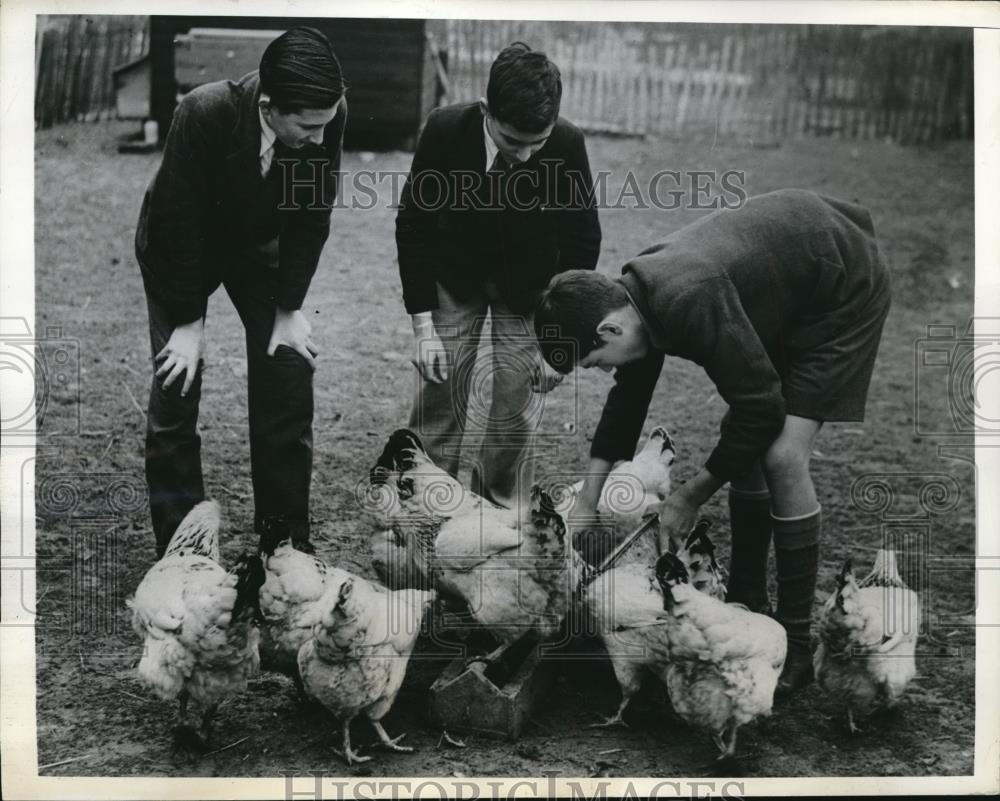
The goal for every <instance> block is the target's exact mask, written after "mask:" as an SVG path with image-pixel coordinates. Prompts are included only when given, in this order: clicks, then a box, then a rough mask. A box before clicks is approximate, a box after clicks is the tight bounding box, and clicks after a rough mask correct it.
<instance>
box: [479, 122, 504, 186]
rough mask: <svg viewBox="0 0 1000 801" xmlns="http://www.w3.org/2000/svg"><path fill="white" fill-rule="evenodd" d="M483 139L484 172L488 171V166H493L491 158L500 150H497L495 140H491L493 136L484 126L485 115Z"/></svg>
mask: <svg viewBox="0 0 1000 801" xmlns="http://www.w3.org/2000/svg"><path fill="white" fill-rule="evenodd" d="M483 141H484V142H486V172H489V171H490V167H492V166H493V160H494V159H495V158H496V157H497V154H498V153H499V152H500V151H499V150H497V146H496V142H494V141H493V137H492V136H490V131H489V129H488V128H487V127H486V116H485V115H484V116H483ZM501 158H502V157H501Z"/></svg>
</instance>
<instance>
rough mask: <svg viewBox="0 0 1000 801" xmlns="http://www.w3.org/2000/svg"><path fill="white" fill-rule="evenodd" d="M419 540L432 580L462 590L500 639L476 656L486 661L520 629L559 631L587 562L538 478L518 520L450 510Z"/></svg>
mask: <svg viewBox="0 0 1000 801" xmlns="http://www.w3.org/2000/svg"><path fill="white" fill-rule="evenodd" d="M422 547H426V548H427V551H426V553H425V555H424V556H423V561H424V562H425V563H426V564H428V565H429V566H430V575H431V577H432V578H433V580H434V584H435V587H436V588H437V589H439V590H440V591H441V592H443V593H447V594H449V595H452V596H455V597H458V598H461V599H462V600H463V601H464V602H465V604H466V605H467V606H468V609H469V612H470V614H471V615H472V617H473V618H474V620H475V622H476V623H477V624H478V625H480V626H482V627H483V628H485V629H487V630H488V631H489V632H490V634H491V635H493V637H494V638H495V639H496V640H497V641H498V642H499V643H500V645H499V647H497V648H496V649H495V650H493V651H492V652H490V653H489V654H487V655H485V656H482V657H476V658H475V661H478V662H482V663H484V664H485V665H490V664H493V663H496V662H497V661H498V660H499V659H500V658H501V657H502V655H503V654H504V653H505V652H506V651H507V650H508V649H509V648H510V647H511V646H512V645H513V644H514V643H515V642H517V641H519V640H521V639H522V638H524V637H527V638H528V639H529V640H544V639H548V638H550V637H552V636H553V635H554V634H555V633H556V632H558V631H559V630H560V627H561V626H562V623H563V621H564V619H565V618H566V615H567V613H568V612H569V610H570V605H571V602H572V601H573V599H574V597H575V594H576V590H577V588H578V587H579V586H580V585H581V583H582V581H583V578H584V577H585V575H586V572H587V570H588V568H587V566H586V565H585V563H584V562H583V560H582V558H581V557H580V555H579V554H577V553H576V551H574V550H573V548H572V547H571V546H570V544H569V542H568V540H567V537H566V525H565V523H564V522H563V520H562V517H560V516H559V514H558V513H557V512H556V510H555V508H554V506H553V504H552V499H551V497H550V496H549V495H548V493H546V492H545V491H544V490H542V489H541V487H539V486H538V485H537V484H536V485H535V486H534V487H532V490H531V499H530V505H529V515H528V516H527V518H526V520H525V521H524V522H523V523H522V524H520V525H518V524H517V523H516V520H515V518H514V517H513V516H511V515H509V514H504V515H491V514H487V513H485V512H484V513H482V514H476V513H473V514H471V515H466V516H463V517H454V518H452V519H451V520H448V521H446V522H445V523H443V524H442V526H441V528H440V530H439V531H438V534H437V537H436V539H435V540H434V542H433V544H430V545H428V546H422Z"/></svg>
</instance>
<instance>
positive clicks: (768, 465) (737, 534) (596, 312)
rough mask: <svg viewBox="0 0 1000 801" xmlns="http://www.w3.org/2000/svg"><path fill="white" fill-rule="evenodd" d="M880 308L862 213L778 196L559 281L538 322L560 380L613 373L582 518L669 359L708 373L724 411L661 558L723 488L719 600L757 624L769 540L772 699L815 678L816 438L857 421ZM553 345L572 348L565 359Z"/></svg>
mask: <svg viewBox="0 0 1000 801" xmlns="http://www.w3.org/2000/svg"><path fill="white" fill-rule="evenodd" d="M888 311H889V280H888V275H887V272H886V268H885V266H884V262H883V260H882V257H881V255H880V253H879V249H878V245H877V243H876V240H875V234H874V229H873V226H872V222H871V217H870V216H869V215H868V212H867V211H865V210H864V209H863V208H861V207H860V206H855V205H852V204H850V203H845V202H843V201H840V200H834V199H832V198H825V197H820V196H818V195H815V194H812V193H811V192H805V191H801V190H783V191H779V192H772V193H770V194H767V195H761V196H759V197H756V198H753V199H751V200H750V201H749V202H748V203H747V204H746V205H745V206H743V207H742V208H741V209H739V210H734V211H722V212H716V213H714V214H710V215H708V216H706V217H703V218H702V219H700V220H698V221H697V222H695V223H693V224H692V225H689V226H686V227H685V228H682V229H681V230H679V231H677V232H676V233H674V234H672V235H671V236H669V237H667V239H666V240H665V241H664V242H663V243H662V244H659V245H654V246H653V247H651V248H649V249H648V250H646V251H644V252H643V253H641V254H639V256H637V257H636V258H635V259H633V260H632V261H630V262H629V263H628V264H626V265H625V267H624V268H623V270H622V277H621V278H620V279H619V280H617V281H613V280H611V279H610V278H607V277H605V276H602V275H597V274H594V273H579V272H571V273H566V274H564V275H561V276H557V277H556V278H554V279H553V280H552V282H551V283H550V285H549V288H548V290H547V292H546V294H545V296H544V297H543V299H542V301H541V304H540V306H539V309H538V311H537V312H536V315H535V328H536V331H537V332H538V335H539V337H540V339H541V340H542V352H543V353H544V354H545V358H546V359H547V360H548V361H549V363H550V364H552V365H553V366H554V367H556V369H559V370H562V371H563V372H568V371H569V370H571V369H572V367H573V364H574V362H576V363H579V365H580V366H581V367H585V368H586V367H600V368H602V369H604V370H607V371H610V370H611V369H612V368H618V369H617V372H616V375H615V386H614V387H613V388H612V389H611V391H610V393H609V394H608V399H607V402H606V404H605V407H604V412H603V414H602V416H601V420H600V423H599V424H598V426H597V431H596V432H595V434H594V439H593V444H592V446H591V452H590V453H591V463H590V469H589V471H588V474H589V478H588V479H587V480H586V481H585V483H584V488H583V490H582V492H581V494H580V497H579V498H578V500H577V503H576V507H575V509H574V515H575V516H577V517H580V518H586V517H589V516H593V515H594V514H595V513H596V504H597V499H598V498H599V496H600V491H601V487H602V485H603V483H604V479H605V478H606V476H607V474H608V471H609V469H610V468H611V466H612V464H613V463H614V462H615V461H616V460H619V459H626V458H631V454H632V453H633V451H634V449H635V445H636V442H637V440H638V438H639V434H640V432H641V430H642V426H643V421H644V419H645V417H646V412H647V409H648V408H649V402H650V398H651V396H652V393H653V389H654V387H655V386H656V382H657V379H658V377H659V374H660V369H661V366H662V364H663V357H664V355H665V354H669V355H672V356H680V357H682V358H686V359H690V360H692V361H694V362H697V363H698V364H700V365H701V366H702V367H704V368H705V371H706V372H707V373H708V376H709V378H711V379H712V381H713V382H714V383H715V385H716V387H717V388H718V391H719V395H720V396H721V397H722V399H723V400H724V401H726V403H728V404H729V411H728V412H727V413H726V415H725V417H724V418H723V421H722V435H721V438H720V439H719V442H718V444H717V445H716V447H715V449H714V450H713V451H712V454H711V455H710V456H709V458H708V461H707V463H706V465H705V467H704V469H702V470H701V472H700V473H698V474H697V475H696V476H695V477H694V478H692V479H691V480H690V481H688V482H686V483H685V484H684V485H682V486H680V487H678V488H677V489H676V490H675V491H674V492H673V493H672V494H671V495H670V496H669V497H668V499H667V501H666V502H665V504H664V506H663V509H662V511H661V518H662V526H661V530H660V538H661V547H664V546H665V544H666V538H667V537H668V536H673V537H678V536H683V535H684V534H686V533H687V532H688V531H689V530H690V528H691V526H692V524H693V523H694V520H695V517H696V516H697V513H698V508H699V507H700V506H701V505H702V504H703V503H705V501H707V500H708V499H709V498H710V497H711V496H712V494H713V493H715V491H716V490H718V489H719V488H720V487H721V486H722V485H723V484H725V483H726V482H729V485H730V491H729V504H730V513H731V514H730V519H731V524H732V532H733V540H732V564H731V575H730V580H729V586H728V593H727V600H728V601H736V602H740V603H744V604H746V605H747V606H748V607H750V608H751V609H753V610H754V611H768V610H769V608H770V606H769V601H768V597H767V582H766V579H767V558H768V552H769V549H770V543H771V535H772V531H773V535H774V552H775V567H776V571H777V579H778V599H777V600H778V604H777V610H776V617H777V619H778V620H779V621H781V623H782V624H783V625H784V627H785V629H786V631H787V633H788V659H787V661H786V663H785V670H784V673H783V674H782V678H781V681H780V682H779V692H780V693H782V694H787V693H788V692H791V691H793V690H795V689H797V688H799V687H801V686H803V685H804V684H807V683H808V682H809V681H811V680H812V678H813V676H812V661H811V642H810V621H811V617H812V606H813V594H814V592H815V587H816V571H817V565H818V559H819V534H820V505H819V503H818V501H817V499H816V491H815V489H814V487H813V483H812V479H811V477H810V474H809V457H810V454H811V453H812V444H813V440H814V438H815V437H816V434H817V433H818V432H819V429H820V426H822V424H823V422H824V421H828V420H829V421H835V420H841V421H844V420H862V419H864V409H865V399H866V397H867V392H868V385H869V382H870V380H871V373H872V369H873V365H874V362H875V355H876V352H877V350H878V344H879V340H880V337H881V332H882V325H883V323H884V321H885V317H886V315H887V314H888ZM556 333H558V334H559V335H560V336H561V337H564V338H565V341H566V342H572V343H575V347H576V348H578V350H577V353H576V354H575V355H574V354H569V353H567V352H566V351H567V345H566V344H559V342H558V341H557V340H556V339H554V338H553V336H554V335H555V334H556Z"/></svg>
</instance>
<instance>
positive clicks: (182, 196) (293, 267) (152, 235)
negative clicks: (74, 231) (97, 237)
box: [135, 72, 347, 325]
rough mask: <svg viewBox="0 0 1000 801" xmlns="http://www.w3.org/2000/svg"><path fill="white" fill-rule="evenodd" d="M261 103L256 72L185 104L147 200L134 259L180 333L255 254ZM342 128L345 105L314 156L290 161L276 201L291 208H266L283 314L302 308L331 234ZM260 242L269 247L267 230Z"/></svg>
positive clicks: (308, 151)
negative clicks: (243, 255) (242, 258)
mask: <svg viewBox="0 0 1000 801" xmlns="http://www.w3.org/2000/svg"><path fill="white" fill-rule="evenodd" d="M259 98H260V82H259V80H258V78H257V73H256V72H252V73H250V74H249V75H246V76H244V77H243V78H241V79H240V80H239V81H217V82H215V83H208V84H204V85H203V86H199V87H197V88H196V89H193V90H192V91H191V92H190V93H188V94H187V95H185V96H184V98H183V99H182V100H181V102H180V104H179V105H178V107H177V110H176V112H175V113H174V117H173V122H172V123H171V125H170V131H169V132H168V134H167V139H166V142H165V144H164V148H163V162H162V163H161V164H160V168H159V170H158V171H157V173H156V176H155V177H154V178H153V180H152V183H150V185H149V188H148V189H147V190H146V196H145V198H144V199H143V202H142V210H141V211H140V214H139V226H138V229H137V230H136V237H135V246H136V256H137V257H138V259H139V264H140V265H141V267H142V269H143V277H144V279H145V283H146V288H147V291H149V292H152V293H153V294H154V295H155V297H156V298H157V299H158V300H159V302H160V303H162V304H163V305H164V306H165V307H166V308H167V311H168V313H169V314H170V316H171V319H172V321H173V322H174V323H175V324H177V325H181V324H184V323H189V322H192V321H194V320H196V319H198V318H199V317H201V316H202V315H203V314H204V313H205V306H206V303H207V299H208V296H209V295H210V294H211V293H212V292H213V291H215V289H216V288H217V287H218V286H219V283H220V282H221V280H222V279H223V278H224V277H225V275H226V273H227V271H228V270H230V269H240V264H238V263H233V261H234V260H238V259H239V255H238V254H239V253H240V251H241V250H244V249H246V247H247V246H253V245H255V244H262V243H261V241H260V239H261V236H262V233H261V226H260V224H259V223H260V219H261V217H260V210H259V208H258V206H257V204H258V203H259V199H260V197H261V192H260V187H261V185H262V180H263V179H262V178H261V177H260V119H259V115H258V111H257V101H258V100H259ZM346 120H347V104H346V99H345V100H344V101H342V103H341V106H340V109H339V110H338V112H337V115H336V116H335V117H334V119H333V120H332V121H331V122H330V124H329V125H328V126H327V127H326V129H325V132H324V138H323V144H322V145H321V146H320V145H313V144H308V145H306V146H304V147H302V148H301V149H298V150H294V151H288V153H289V154H290V155H289V157H288V158H289V159H291V160H297V161H298V163H297V164H294V165H291V164H290V165H287V166H289V167H292V168H291V169H285V170H283V171H282V173H281V175H282V178H283V179H284V182H285V186H284V193H283V197H284V198H289V199H291V202H290V203H287V204H282V205H284V206H285V207H284V208H282V207H281V205H279V204H277V203H272V207H273V212H272V217H273V220H274V222H275V226H274V227H275V229H276V230H277V231H278V232H279V239H278V269H279V274H278V290H277V295H276V302H277V305H278V306H280V307H282V308H284V309H298V308H300V307H301V306H302V302H303V300H304V298H305V295H306V292H307V290H308V289H309V283H310V281H311V280H312V276H313V273H315V271H316V265H317V263H318V261H319V256H320V253H321V252H322V250H323V245H324V243H325V242H326V239H327V236H328V235H329V232H330V210H331V208H332V206H333V202H334V200H335V198H336V191H337V176H336V172H337V171H338V170H339V169H340V152H341V146H342V143H343V137H344V125H345V123H346ZM307 160H308V161H309V162H310V163H305V162H306V161H307ZM277 166H278V165H274V166H273V167H272V169H276V168H277ZM276 195H277V193H276ZM266 235H267V236H270V237H272V238H273V232H271V231H270V228H268V233H267V234H266Z"/></svg>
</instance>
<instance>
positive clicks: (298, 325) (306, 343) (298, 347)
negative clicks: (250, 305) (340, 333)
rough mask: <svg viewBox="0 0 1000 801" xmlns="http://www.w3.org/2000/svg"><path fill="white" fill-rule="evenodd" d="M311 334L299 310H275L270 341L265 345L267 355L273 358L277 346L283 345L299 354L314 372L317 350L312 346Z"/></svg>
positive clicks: (310, 327)
mask: <svg viewBox="0 0 1000 801" xmlns="http://www.w3.org/2000/svg"><path fill="white" fill-rule="evenodd" d="M311 333H312V326H311V325H309V321H308V320H307V319H306V316H305V315H304V314H303V313H302V311H301V310H300V309H296V310H295V311H288V310H287V309H280V308H279V309H276V310H275V313H274V328H272V329H271V341H270V342H268V343H267V355H268V356H273V355H274V354H275V351H277V350H278V346H279V345H284V346H285V347H288V348H291V349H292V350H294V351H295V352H296V353H297V354H299V355H300V356H301V357H302V358H303V359H305V360H306V361H307V362H308V363H309V366H310V367H311V368H312V369H313V370H315V369H316V356H317V355H319V349H318V348H317V347H316V346H315V345H314V344H313V341H312V338H311V337H310V334H311Z"/></svg>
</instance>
